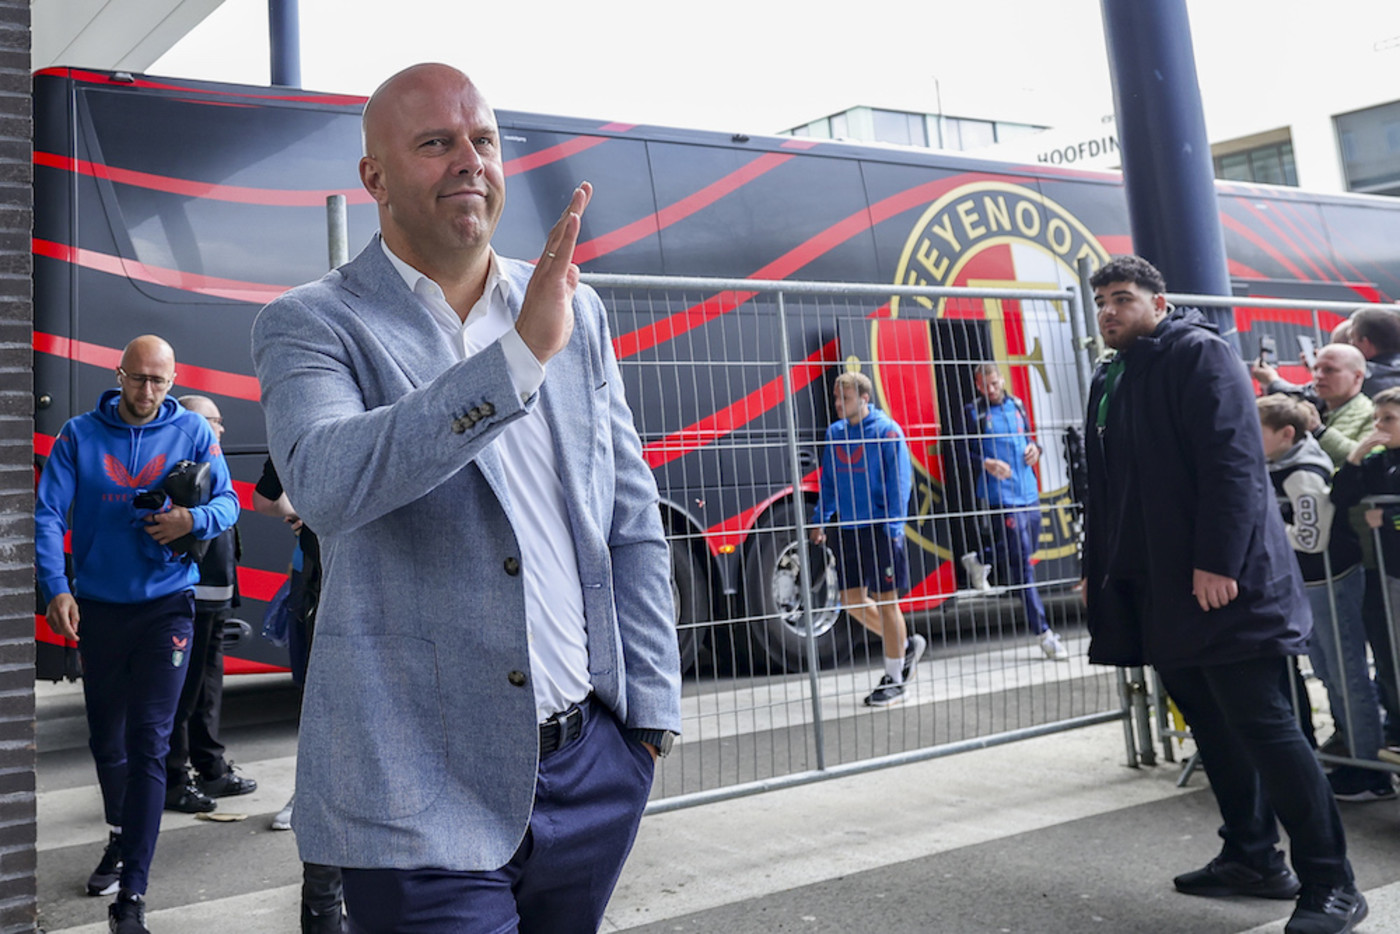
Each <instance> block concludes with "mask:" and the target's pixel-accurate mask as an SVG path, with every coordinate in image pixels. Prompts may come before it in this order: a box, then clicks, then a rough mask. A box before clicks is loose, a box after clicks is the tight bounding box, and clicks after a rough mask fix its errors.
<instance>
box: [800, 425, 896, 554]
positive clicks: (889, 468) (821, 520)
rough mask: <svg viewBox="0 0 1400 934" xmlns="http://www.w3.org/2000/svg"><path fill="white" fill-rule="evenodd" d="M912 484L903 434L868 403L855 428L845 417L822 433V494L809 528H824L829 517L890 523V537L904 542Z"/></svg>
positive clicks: (852, 520) (846, 520) (845, 520)
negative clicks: (824, 434)
mask: <svg viewBox="0 0 1400 934" xmlns="http://www.w3.org/2000/svg"><path fill="white" fill-rule="evenodd" d="M913 483H914V470H913V466H912V465H911V463H910V461H909V447H908V446H907V445H906V444H905V443H904V432H903V431H902V430H901V429H900V427H899V425H897V424H895V421H894V419H892V418H890V417H889V416H888V415H886V414H885V413H884V412H881V411H880V410H879V409H877V408H875V407H874V406H873V405H872V406H870V411H869V414H867V415H866V416H865V418H863V419H861V421H860V423H859V424H857V425H852V424H851V423H850V422H848V421H847V420H846V419H844V418H843V419H840V420H838V421H836V422H833V423H832V425H831V427H830V428H828V429H827V430H826V444H825V446H824V447H823V449H822V478H821V493H820V496H819V498H818V500H817V506H816V508H815V509H814V510H812V524H813V525H824V524H825V523H827V522H828V521H830V519H831V517H832V516H833V515H839V516H840V517H841V520H842V521H843V522H865V523H875V522H880V521H882V520H888V521H886V522H885V524H886V526H887V528H888V530H889V533H890V537H891V538H893V539H899V538H902V537H903V535H904V523H905V516H906V514H907V513H908V506H909V496H910V494H911V493H912V492H913Z"/></svg>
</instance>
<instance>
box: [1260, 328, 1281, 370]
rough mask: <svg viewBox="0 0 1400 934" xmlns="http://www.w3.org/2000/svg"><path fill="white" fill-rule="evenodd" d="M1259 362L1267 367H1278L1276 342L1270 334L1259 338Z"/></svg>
mask: <svg viewBox="0 0 1400 934" xmlns="http://www.w3.org/2000/svg"><path fill="white" fill-rule="evenodd" d="M1259 362H1260V363H1263V364H1265V365H1267V366H1278V342H1277V341H1275V340H1274V337H1273V335H1272V334H1261V335H1260V336H1259Z"/></svg>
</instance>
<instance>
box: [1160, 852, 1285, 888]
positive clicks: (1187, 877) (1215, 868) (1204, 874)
mask: <svg viewBox="0 0 1400 934" xmlns="http://www.w3.org/2000/svg"><path fill="white" fill-rule="evenodd" d="M1172 884H1173V885H1175V886H1176V890H1177V891H1178V892H1181V893H1183V894H1186V895H1202V896H1204V897H1206V898H1225V897H1226V896H1229V895H1252V896H1254V897H1255V898H1292V897H1293V896H1295V895H1297V894H1298V890H1299V889H1300V888H1302V885H1301V884H1300V883H1299V882H1298V877H1297V876H1295V875H1293V870H1291V869H1289V868H1288V867H1287V866H1280V867H1278V868H1277V869H1269V870H1266V871H1264V872H1259V871H1258V870H1256V869H1251V868H1250V867H1248V866H1246V865H1244V864H1243V863H1231V862H1227V861H1226V860H1223V859H1221V858H1220V857H1218V856H1217V857H1216V858H1215V859H1213V860H1211V861H1210V862H1209V863H1206V865H1205V868H1204V869H1197V870H1196V871H1195V872H1188V873H1184V874H1183V875H1179V876H1177V877H1176V878H1175V879H1173V880H1172Z"/></svg>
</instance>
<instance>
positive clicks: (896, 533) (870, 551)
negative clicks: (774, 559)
mask: <svg viewBox="0 0 1400 934" xmlns="http://www.w3.org/2000/svg"><path fill="white" fill-rule="evenodd" d="M873 394H874V387H873V386H871V384H870V379H869V377H867V376H865V374H863V373H842V374H841V375H840V376H838V377H836V385H835V387H834V393H833V402H834V405H835V409H836V414H837V416H838V417H837V420H836V421H835V422H833V423H832V424H831V427H830V428H828V429H827V430H826V444H825V445H824V447H823V450H822V479H821V495H820V498H819V499H818V500H817V507H816V509H814V510H813V511H812V530H811V533H810V535H811V539H812V541H813V542H815V543H817V544H821V543H822V542H825V541H826V531H825V529H823V526H824V525H825V524H827V523H829V522H831V520H832V518H833V517H835V519H836V524H835V526H836V527H835V547H834V548H833V551H835V553H836V561H837V568H838V570H839V572H840V576H841V602H842V603H843V604H844V605H845V609H846V612H847V613H849V614H851V616H852V617H854V618H855V619H856V620H858V621H859V622H860V624H861V625H862V626H864V627H865V628H866V629H869V630H870V631H871V632H874V633H878V634H879V636H880V638H881V639H882V640H883V641H884V649H885V652H884V654H885V675H884V677H883V678H881V679H880V684H879V686H878V687H876V689H875V690H874V692H873V693H871V694H870V696H869V697H867V698H866V699H865V703H866V704H867V705H868V706H870V707H888V706H889V705H891V704H897V703H899V702H900V701H901V700H903V699H904V685H905V684H906V683H907V682H908V681H910V680H911V679H912V678H913V677H914V674H915V672H916V671H917V669H916V667H915V666H917V665H918V662H919V656H921V655H923V653H924V637H923V636H920V635H918V634H917V633H916V634H915V635H913V636H910V635H909V634H908V632H909V631H908V627H907V626H906V625H905V623H904V614H903V613H902V612H900V609H899V593H900V591H905V590H908V589H909V559H908V558H907V557H906V556H905V554H904V523H905V520H906V519H907V513H908V506H909V495H910V493H911V492H912V485H913V468H912V466H911V464H910V461H909V448H908V446H907V445H906V444H905V443H904V432H903V431H902V430H901V429H900V427H899V426H898V425H896V424H895V422H894V420H893V419H892V418H890V417H889V416H888V415H886V414H885V413H884V412H881V411H880V410H879V409H877V408H875V407H874V406H873V405H871V404H870V399H871V396H872V395H873Z"/></svg>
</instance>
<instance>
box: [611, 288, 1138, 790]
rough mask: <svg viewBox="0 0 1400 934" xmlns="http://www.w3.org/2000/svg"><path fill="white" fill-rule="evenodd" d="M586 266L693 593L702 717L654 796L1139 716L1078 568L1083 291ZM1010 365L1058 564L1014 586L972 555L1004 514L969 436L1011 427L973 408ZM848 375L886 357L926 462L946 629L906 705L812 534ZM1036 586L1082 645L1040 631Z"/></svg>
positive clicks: (988, 541)
mask: <svg viewBox="0 0 1400 934" xmlns="http://www.w3.org/2000/svg"><path fill="white" fill-rule="evenodd" d="M584 281H585V282H587V283H589V284H590V285H592V286H593V287H595V288H596V289H597V290H598V291H599V292H600V294H601V295H602V297H603V299H604V302H605V304H606V305H607V306H608V308H609V315H610V326H611V330H612V334H613V337H614V346H615V348H616V350H617V356H618V359H619V366H620V368H621V370H622V373H623V378H624V382H625V383H626V388H627V395H628V400H629V403H630V404H631V406H632V409H633V416H634V419H635V421H636V424H637V428H638V431H639V434H640V435H641V438H642V442H643V445H644V454H645V456H646V457H647V459H648V462H649V463H650V464H651V465H652V466H653V469H654V472H655V475H656V478H657V482H658V486H659V488H660V492H661V498H662V502H663V514H664V515H665V516H666V522H667V529H668V537H669V539H670V543H671V547H672V562H673V581H674V583H675V586H674V588H673V590H674V592H675V593H676V595H677V597H678V600H679V606H678V622H677V627H678V633H679V637H680V641H681V645H682V656H683V662H685V663H686V664H687V670H686V673H685V675H684V689H683V701H682V703H683V712H684V723H683V729H684V732H683V736H682V739H681V740H680V742H679V743H678V744H677V747H676V751H675V752H674V753H673V754H672V756H670V757H669V758H668V759H666V760H664V761H663V762H662V763H661V768H660V769H659V771H658V776H657V781H656V786H655V789H656V790H655V791H654V793H653V800H652V804H651V808H650V810H651V811H652V812H657V811H663V810H671V809H676V808H680V807H685V806H688V805H693V804H698V803H702V802H705V801H711V800H716V799H720V798H730V797H737V796H740V795H745V794H752V793H756V792H761V791H766V790H769V789H773V788H778V787H784V786H792V785H798V784H805V783H808V782H812V781H818V780H822V779H825V778H832V777H837V776H840V775H848V774H852V773H855V772H861V771H865V770H870V769H875V768H882V767H886V766H891V765H896V764H901V763H907V762H914V761H918V760H922V759H929V758H934V757H938V756H944V755H949V754H952V753H957V752H962V751H966V750H970V749H978V748H985V747H989V746H993V745H998V744H1002V743H1009V742H1015V741H1018V740H1022V739H1029V738H1031V737H1036V736H1042V735H1045V734H1048V733H1053V732H1057V731H1063V730H1070V729H1075V728H1079V727H1083V726H1088V725H1091V724H1097V723H1103V722H1111V721H1114V720H1125V721H1126V718H1127V717H1128V715H1129V713H1130V708H1129V705H1128V703H1127V701H1128V699H1129V695H1128V694H1127V693H1125V691H1124V690H1123V688H1122V685H1121V684H1120V676H1119V674H1118V673H1117V672H1115V671H1114V670H1112V669H1106V668H1099V667H1091V666H1089V665H1088V663H1087V659H1086V658H1085V648H1086V646H1087V635H1086V633H1085V630H1084V625H1083V610H1082V602H1081V600H1080V598H1079V594H1078V591H1077V589H1075V585H1076V584H1077V583H1078V580H1079V564H1078V547H1079V534H1080V528H1079V520H1078V515H1079V504H1078V502H1077V501H1076V500H1075V497H1074V496H1073V493H1072V486H1071V484H1070V476H1069V474H1070V467H1069V463H1068V461H1067V452H1066V446H1065V437H1066V435H1067V434H1068V433H1069V432H1070V430H1071V429H1074V430H1076V431H1077V430H1078V428H1079V426H1081V425H1082V423H1083V412H1084V403H1085V392H1086V389H1087V386H1088V379H1089V374H1090V371H1091V363H1092V361H1091V360H1090V359H1089V342H1088V340H1087V338H1086V335H1087V334H1088V333H1091V332H1090V330H1089V329H1090V328H1092V320H1091V319H1092V313H1091V312H1088V311H1087V310H1086V309H1085V307H1084V305H1083V303H1082V302H1081V299H1080V295H1081V294H1082V293H1081V290H1080V288H1079V287H1078V286H1076V285H1073V284H1070V285H1063V284H1051V285H1047V286H1041V285H1039V284H1037V285H1035V286H1034V287H1025V288H1022V287H1014V288H976V289H967V288H920V287H899V286H891V285H887V284H877V283H819V282H787V281H782V282H762V281H753V280H719V279H694V278H689V279H683V278H670V277H633V276H611V275H588V276H585V277H584ZM986 362H996V363H999V364H1001V366H1002V372H1003V374H1004V376H1005V377H1006V378H1007V380H1008V388H1009V389H1011V391H1012V392H1014V393H1015V394H1016V395H1017V396H1019V397H1022V398H1023V399H1024V401H1025V405H1026V408H1027V411H1028V412H1029V415H1030V418H1031V419H1032V420H1033V422H1034V428H1035V434H1036V436H1037V438H1038V440H1039V442H1040V444H1041V446H1042V449H1043V453H1042V454H1041V460H1040V463H1039V464H1038V465H1037V470H1038V472H1039V475H1040V482H1039V487H1040V491H1041V492H1040V502H1039V504H1038V505H1039V508H1040V510H1041V519H1040V524H1039V532H1038V535H1036V538H1037V539H1038V541H1037V547H1038V550H1037V555H1038V563H1037V566H1036V575H1035V581H1034V583H1033V584H1031V583H1024V582H1023V583H1017V582H1016V581H1014V580H1013V579H1012V575H1010V573H1009V569H1007V568H1000V569H994V571H993V578H994V580H993V584H994V585H995V586H994V589H993V590H992V591H991V592H990V593H988V592H982V591H974V590H973V589H972V588H970V587H969V581H968V579H967V575H966V570H967V569H966V568H965V567H964V566H963V562H962V560H961V557H962V555H963V554H967V553H974V552H975V553H978V554H986V555H988V556H989V557H991V558H995V557H996V555H997V551H998V546H999V545H1001V544H1003V543H1002V542H1001V541H1000V539H1001V537H1002V536H1004V535H1005V534H1006V531H1005V528H1004V526H1002V527H1000V528H998V526H997V525H994V524H993V523H994V521H995V522H998V523H1004V517H1003V516H1002V514H1001V513H1000V512H998V511H994V510H991V509H989V508H988V507H987V506H986V505H985V504H984V503H979V502H977V500H976V497H975V495H973V494H974V484H973V481H974V479H975V478H974V477H973V476H972V473H971V470H970V469H969V467H970V462H968V461H967V460H966V458H965V457H963V456H962V455H960V454H959V453H958V452H959V451H960V450H965V449H966V446H967V445H968V444H970V443H971V442H973V441H975V440H976V439H977V438H980V437H985V436H986V433H985V432H983V431H982V430H981V428H980V427H976V430H968V426H966V425H964V424H963V422H964V415H963V412H962V407H963V406H965V405H966V404H968V403H971V402H973V401H974V400H975V398H976V396H975V390H974V388H973V383H972V375H971V374H972V368H973V366H974V365H976V364H979V363H986ZM846 370H859V371H861V372H865V373H866V374H868V375H871V376H872V377H873V378H874V380H875V385H876V396H877V398H876V400H875V401H876V404H877V405H879V406H880V407H881V408H884V409H887V410H889V413H890V414H891V415H893V416H895V418H896V421H900V422H901V423H902V427H903V430H904V433H905V436H906V441H907V444H908V446H909V448H910V451H911V454H912V455H913V461H914V473H915V484H914V495H913V497H911V501H910V506H909V509H908V514H907V515H905V516H904V517H903V519H904V522H905V526H904V528H905V538H906V547H907V549H908V551H909V553H910V559H911V560H910V563H911V575H910V576H911V578H912V579H913V581H912V582H913V583H914V584H915V588H914V591H913V592H912V593H911V594H910V596H909V597H908V598H906V599H904V600H903V601H901V605H902V606H904V607H905V608H906V611H907V612H906V614H905V615H906V619H907V623H908V628H909V632H910V633H918V634H919V635H921V636H922V637H924V638H925V639H926V640H927V643H928V650H927V652H926V654H925V655H924V657H923V659H922V661H921V662H920V663H919V664H918V666H917V669H916V676H915V677H914V678H913V679H912V680H911V682H910V683H909V686H908V688H907V689H906V697H905V699H904V701H903V703H901V704H899V705H898V706H893V707H888V708H874V707H867V706H865V705H864V704H863V702H862V701H863V699H864V697H865V696H866V695H867V694H869V693H870V692H871V691H872V690H873V689H874V688H875V687H876V684H877V682H878V681H879V679H880V676H881V674H883V670H884V669H883V664H882V661H881V655H882V650H881V641H880V639H879V638H878V637H874V636H867V635H866V633H865V632H864V630H863V629H862V628H861V627H860V626H859V625H856V624H855V623H854V621H852V620H851V619H850V618H849V616H848V614H845V613H843V612H842V611H843V609H844V608H843V606H842V605H841V603H840V596H839V593H838V589H839V587H838V584H837V579H836V567H835V555H834V554H833V553H832V552H831V550H830V548H829V547H827V548H824V549H819V548H814V547H810V546H808V545H807V542H808V540H809V538H808V537H809V531H810V519H811V511H812V508H813V504H814V501H815V497H814V494H813V493H812V488H813V484H814V483H815V482H816V481H817V477H818V476H819V475H818V472H817V468H818V467H819V465H820V464H821V461H822V458H823V455H824V454H825V453H826V452H825V441H824V438H825V431H826V428H827V426H828V424H830V422H831V421H833V420H834V419H835V417H836V416H835V414H834V413H833V411H832V406H831V392H832V384H833V378H834V376H835V374H836V373H837V372H839V371H846ZM794 490H796V491H798V492H796V493H794ZM755 517H756V524H752V525H750V524H749V523H750V522H752V521H753V520H754V519H755ZM832 531H833V527H832V526H828V527H827V532H828V534H829V535H830V534H831V533H832ZM1003 550H1004V549H1003ZM984 563H991V564H993V565H995V564H996V563H997V562H996V561H994V560H993V561H987V562H984ZM1030 587H1034V588H1036V589H1037V591H1038V592H1039V594H1040V596H1041V597H1042V599H1043V601H1044V603H1045V605H1046V611H1047V615H1048V618H1049V623H1050V626H1051V628H1052V629H1054V630H1055V631H1056V632H1058V633H1059V635H1060V637H1061V638H1062V639H1063V641H1064V643H1065V645H1066V647H1067V648H1068V649H1069V650H1070V658H1069V659H1068V660H1065V661H1055V660H1053V659H1050V658H1048V657H1047V656H1046V654H1045V653H1044V652H1043V651H1042V649H1041V646H1040V644H1039V642H1038V640H1037V638H1036V636H1035V634H1033V633H1032V632H1030V630H1029V629H1028V628H1027V621H1026V616H1025V609H1024V607H1023V598H1024V597H1025V596H1026V591H1027V589H1028V588H1030ZM1124 741H1125V744H1126V746H1127V749H1126V755H1127V758H1128V761H1129V764H1134V763H1136V762H1137V761H1138V760H1139V757H1140V755H1141V754H1142V753H1143V752H1145V753H1146V754H1147V755H1149V756H1150V755H1151V752H1152V749H1151V744H1150V741H1149V743H1148V745H1147V747H1146V749H1145V750H1136V749H1134V748H1133V745H1132V742H1133V734H1132V731H1131V730H1128V729H1125V734H1124Z"/></svg>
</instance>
